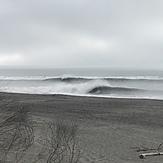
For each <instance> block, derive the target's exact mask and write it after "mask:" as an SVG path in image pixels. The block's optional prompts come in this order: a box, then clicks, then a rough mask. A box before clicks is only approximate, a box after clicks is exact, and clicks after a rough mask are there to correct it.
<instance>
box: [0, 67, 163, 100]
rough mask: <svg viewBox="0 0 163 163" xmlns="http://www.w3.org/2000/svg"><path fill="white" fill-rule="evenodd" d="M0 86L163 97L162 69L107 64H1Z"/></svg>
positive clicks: (34, 91) (35, 91)
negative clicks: (10, 66) (56, 66)
mask: <svg viewBox="0 0 163 163" xmlns="http://www.w3.org/2000/svg"><path fill="white" fill-rule="evenodd" d="M0 90H1V91H3V92H12V93H29V94H66V95H76V96H97V97H114V98H149V99H163V72H162V71H156V70H155V71H154V70H153V71H149V70H148V71H147V70H124V69H123V70H121V69H109V68H69V69H66V68H62V69H4V68H3V69H2V68H1V69H0Z"/></svg>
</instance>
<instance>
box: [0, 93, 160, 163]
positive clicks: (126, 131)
mask: <svg viewBox="0 0 163 163" xmlns="http://www.w3.org/2000/svg"><path fill="white" fill-rule="evenodd" d="M0 106H1V108H0V111H1V113H0V121H1V123H2V122H3V121H4V120H5V119H6V118H7V117H9V116H11V115H13V114H14V113H15V112H16V111H17V110H19V108H20V107H22V108H26V110H28V112H29V117H30V119H31V120H32V122H33V123H32V124H33V130H34V143H33V145H32V146H31V147H30V148H29V149H28V151H27V153H26V155H25V156H24V157H23V160H22V162H26V163H31V162H34V159H35V157H36V156H38V154H39V152H40V151H41V146H42V145H43V144H42V142H40V137H44V136H45V135H46V125H45V124H46V122H49V121H55V120H59V121H65V122H68V123H75V124H76V125H77V127H78V133H77V136H78V140H79V144H80V148H81V150H82V156H81V159H80V162H81V163H139V162H140V163H141V162H143V163H144V162H148V163H154V162H155V163H161V162H162V160H163V156H154V157H153V156H151V157H146V158H145V159H140V158H139V154H141V153H145V152H153V150H152V151H140V152H137V151H136V150H137V149H138V148H140V149H144V148H150V149H151V148H154V149H156V148H157V147H158V145H159V144H160V143H161V142H163V101H161V100H139V99H111V98H96V97H76V96H66V95H29V94H9V93H1V94H0ZM44 122H45V123H44ZM137 147H138V148H137ZM160 151H161V150H160ZM162 151H163V150H162ZM11 162H12V161H11ZM20 162H21V161H20ZM40 163H41V161H40Z"/></svg>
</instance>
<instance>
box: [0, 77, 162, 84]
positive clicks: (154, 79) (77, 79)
mask: <svg viewBox="0 0 163 163" xmlns="http://www.w3.org/2000/svg"><path fill="white" fill-rule="evenodd" d="M0 80H31V81H32V80H41V81H49V82H50V81H51V82H66V83H71V82H87V81H92V80H106V81H115V82H125V81H129V82H130V81H131V82H133V81H140V82H141V81H145V82H163V77H158V76H127V77H126V76H119V77H118V76H117V77H82V76H68V77H62V76H61V77H60V76H58V77H52V76H20V77H19V76H12V77H10V76H0Z"/></svg>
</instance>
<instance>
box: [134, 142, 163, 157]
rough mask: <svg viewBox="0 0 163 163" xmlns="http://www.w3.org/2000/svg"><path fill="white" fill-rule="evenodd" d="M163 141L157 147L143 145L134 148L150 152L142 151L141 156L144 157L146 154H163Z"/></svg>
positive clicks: (137, 150)
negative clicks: (162, 148)
mask: <svg viewBox="0 0 163 163" xmlns="http://www.w3.org/2000/svg"><path fill="white" fill-rule="evenodd" d="M162 145H163V143H160V144H159V146H158V147H157V148H147V147H144V146H141V147H132V149H136V152H143V151H144V152H145V151H146V152H148V153H142V154H140V155H139V158H141V159H144V158H145V157H146V156H160V155H163V152H160V150H161V146H162ZM149 151H155V152H149Z"/></svg>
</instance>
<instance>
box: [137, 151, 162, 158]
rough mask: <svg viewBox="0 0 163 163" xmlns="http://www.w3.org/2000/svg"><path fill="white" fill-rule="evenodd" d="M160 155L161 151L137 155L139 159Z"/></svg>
mask: <svg viewBox="0 0 163 163" xmlns="http://www.w3.org/2000/svg"><path fill="white" fill-rule="evenodd" d="M160 155H163V152H153V153H152V152H151V153H143V154H140V155H139V157H140V158H141V159H144V158H145V157H146V156H160Z"/></svg>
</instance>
